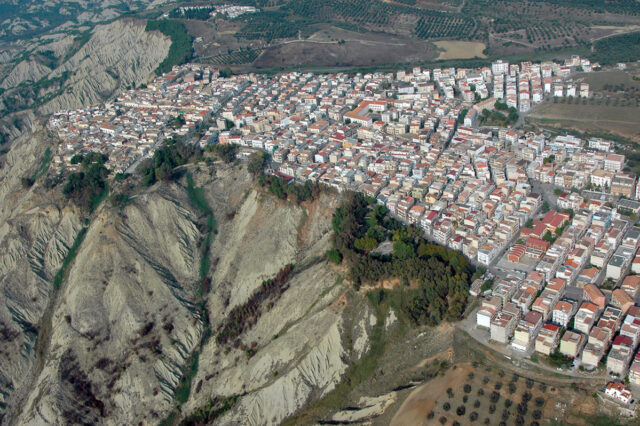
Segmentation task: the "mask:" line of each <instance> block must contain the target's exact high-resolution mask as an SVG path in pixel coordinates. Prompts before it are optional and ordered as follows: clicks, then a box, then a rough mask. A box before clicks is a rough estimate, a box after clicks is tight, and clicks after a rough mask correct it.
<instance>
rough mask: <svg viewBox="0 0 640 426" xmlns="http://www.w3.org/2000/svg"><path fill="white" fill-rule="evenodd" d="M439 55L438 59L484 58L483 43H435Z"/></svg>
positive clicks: (443, 41)
mask: <svg viewBox="0 0 640 426" xmlns="http://www.w3.org/2000/svg"><path fill="white" fill-rule="evenodd" d="M433 44H435V45H436V46H437V47H438V49H440V55H439V56H438V59H467V58H486V55H485V54H484V53H483V51H484V49H485V45H484V43H480V42H474V41H445V40H442V41H435V42H434V43H433Z"/></svg>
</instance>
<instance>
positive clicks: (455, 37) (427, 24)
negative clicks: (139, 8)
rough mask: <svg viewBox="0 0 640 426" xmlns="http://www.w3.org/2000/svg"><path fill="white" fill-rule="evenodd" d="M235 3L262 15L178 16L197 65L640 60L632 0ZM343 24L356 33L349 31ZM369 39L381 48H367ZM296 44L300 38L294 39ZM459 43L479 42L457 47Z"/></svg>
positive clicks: (638, 16)
mask: <svg viewBox="0 0 640 426" xmlns="http://www.w3.org/2000/svg"><path fill="white" fill-rule="evenodd" d="M229 3H236V4H248V5H252V6H255V7H257V8H259V9H260V11H259V12H258V13H251V14H245V15H241V16H239V17H236V18H233V19H226V18H225V17H224V16H218V17H210V18H209V19H205V20H203V18H206V16H198V17H197V19H195V18H194V19H184V18H182V19H179V20H181V21H183V22H184V23H185V24H186V26H187V28H188V30H189V32H190V34H191V35H192V36H193V37H194V39H196V43H195V45H194V49H195V56H196V59H197V60H198V61H201V62H210V63H213V64H216V65H231V66H233V67H235V68H237V69H238V70H242V71H247V70H252V69H253V70H264V69H272V68H278V69H286V68H289V67H301V66H302V67H337V66H345V65H348V64H349V63H350V62H349V59H350V56H352V55H353V56H354V58H353V59H354V63H353V64H352V66H354V67H363V66H380V65H387V66H389V65H394V64H401V63H402V64H411V63H425V62H433V61H437V60H451V59H464V58H474V57H479V58H482V57H484V56H483V55H486V57H488V58H496V57H509V56H512V57H513V56H515V57H524V56H526V57H528V58H531V59H537V58H542V57H548V56H549V55H551V56H553V55H554V53H556V52H557V53H559V54H561V55H566V54H570V53H573V52H575V53H580V54H583V55H584V54H588V55H591V56H592V57H593V58H594V59H598V60H602V61H603V62H607V58H609V56H608V54H609V52H615V53H616V56H615V58H614V57H613V56H611V57H610V60H618V58H627V59H628V58H633V57H637V56H640V51H638V48H637V45H638V43H635V40H636V38H635V37H636V36H637V33H636V32H637V31H638V29H639V28H640V13H639V12H640V11H639V10H638V8H637V3H636V2H635V0H623V1H620V2H617V3H613V2H606V3H601V2H596V1H590V2H577V1H573V0H545V1H537V2H533V1H524V2H522V1H515V0H498V1H493V0H466V1H464V2H461V1H444V0H430V1H428V0H327V1H323V2H318V1H315V0H282V1H279V2H266V1H250V0H230V1H229ZM188 4H189V2H185V5H188ZM634 5H635V7H634ZM170 16H179V15H177V14H175V13H173V14H171V15H170ZM328 28H331V29H332V31H336V34H335V36H334V37H333V40H325V41H326V43H324V42H323V43H321V42H320V40H318V34H319V33H320V32H321V31H323V30H326V29H328ZM338 30H342V31H349V32H350V33H349V34H346V35H343V34H339V31H338ZM634 34H635V35H634ZM398 38H402V39H403V40H402V44H403V46H401V47H399V49H395V50H396V51H393V50H392V49H389V48H386V47H383V45H382V43H384V42H387V43H388V46H391V45H393V44H397V42H398ZM372 39H373V40H374V41H375V42H376V43H378V46H380V48H376V47H375V46H372V45H370V44H368V42H369V41H370V40H372ZM294 41H295V42H296V43H299V44H297V45H289V44H291V43H292V42H294ZM456 41H460V42H468V43H473V44H464V45H463V44H452V43H453V42H456ZM432 43H436V45H438V46H440V47H441V48H444V52H442V53H441V54H440V56H437V55H436V54H435V52H429V53H427V51H429V50H433V44H432ZM421 44H422V45H423V46H421ZM424 45H426V46H424ZM592 45H593V47H594V48H593V51H591V46H592ZM480 46H483V47H482V48H480ZM397 50H401V51H397ZM404 50H406V52H405V51H404ZM248 52H249V53H248ZM260 52H262V53H260ZM345 52H347V53H345ZM247 53H248V54H247Z"/></svg>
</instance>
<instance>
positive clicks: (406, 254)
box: [393, 241, 415, 259]
mask: <svg viewBox="0 0 640 426" xmlns="http://www.w3.org/2000/svg"><path fill="white" fill-rule="evenodd" d="M393 255H394V256H395V257H396V258H398V259H410V258H412V257H415V251H414V249H413V245H411V244H407V243H405V242H404V241H397V242H396V243H395V244H393Z"/></svg>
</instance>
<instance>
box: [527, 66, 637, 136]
mask: <svg viewBox="0 0 640 426" xmlns="http://www.w3.org/2000/svg"><path fill="white" fill-rule="evenodd" d="M634 73H637V71H636V70H634V69H631V70H630V71H629V72H627V71H606V72H598V73H587V74H577V75H576V77H575V78H576V80H577V81H584V82H586V83H589V85H590V87H591V90H592V92H593V96H592V97H591V98H590V99H588V100H587V99H553V100H549V101H547V102H545V103H544V104H543V105H541V106H540V107H538V108H536V110H535V111H534V112H533V113H532V114H530V115H529V117H528V118H529V121H530V122H532V123H538V124H543V125H546V126H551V127H558V128H564V129H576V130H579V131H582V132H595V133H612V134H618V135H621V136H623V137H626V138H630V139H633V140H636V141H640V121H639V120H638V117H639V116H640V82H639V81H637V80H634V79H633V76H634Z"/></svg>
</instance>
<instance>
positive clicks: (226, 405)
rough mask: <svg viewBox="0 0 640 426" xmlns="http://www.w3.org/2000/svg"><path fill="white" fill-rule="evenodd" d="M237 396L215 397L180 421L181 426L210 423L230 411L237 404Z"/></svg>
mask: <svg viewBox="0 0 640 426" xmlns="http://www.w3.org/2000/svg"><path fill="white" fill-rule="evenodd" d="M237 400H238V397H237V396H235V395H234V396H230V397H227V398H223V397H215V398H213V399H212V400H210V401H209V402H208V403H207V405H205V406H204V407H201V408H198V409H197V410H195V411H194V412H193V413H191V414H189V415H188V416H187V417H185V418H184V420H182V421H181V422H180V426H195V425H204V424H210V423H211V422H213V421H214V420H215V419H217V418H218V417H220V416H221V415H223V414H224V413H226V412H227V411H229V410H230V409H231V408H233V406H234V405H235V404H236V402H237Z"/></svg>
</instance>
